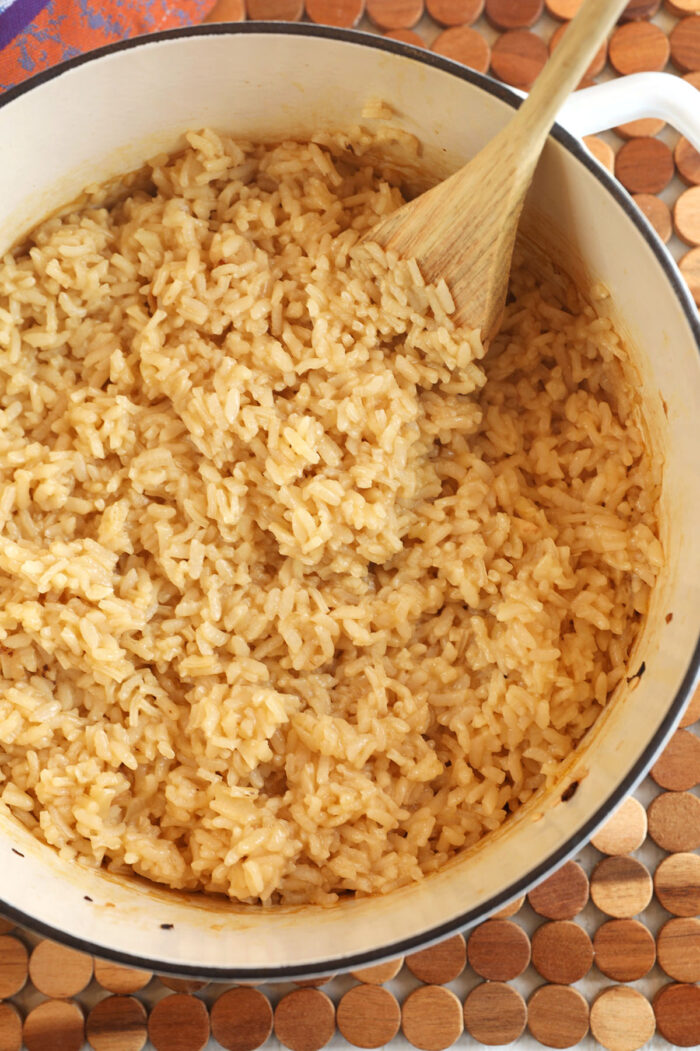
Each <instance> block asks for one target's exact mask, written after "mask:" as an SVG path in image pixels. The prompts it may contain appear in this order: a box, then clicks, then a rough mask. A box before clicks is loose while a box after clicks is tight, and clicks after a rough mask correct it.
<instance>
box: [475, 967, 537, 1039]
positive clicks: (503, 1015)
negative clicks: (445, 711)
mask: <svg viewBox="0 0 700 1051" xmlns="http://www.w3.org/2000/svg"><path fill="white" fill-rule="evenodd" d="M526 1022H527V1007H526V1006H525V1001H524V1000H523V998H522V996H521V995H520V993H519V992H518V991H517V990H516V989H513V988H512V986H510V985H506V984H505V983H504V982H482V983H481V985H477V986H476V988H475V989H472V991H471V992H470V993H469V996H468V997H467V999H466V1000H465V1001H464V1025H465V1027H466V1029H467V1032H468V1033H469V1034H470V1036H472V1037H473V1038H474V1040H477V1041H478V1042H479V1043H480V1044H486V1045H488V1046H492V1045H494V1044H495V1045H501V1044H512V1043H513V1041H514V1040H517V1039H518V1037H519V1036H520V1035H521V1034H522V1032H523V1030H524V1029H525V1023H526Z"/></svg>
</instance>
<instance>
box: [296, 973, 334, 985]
mask: <svg viewBox="0 0 700 1051" xmlns="http://www.w3.org/2000/svg"><path fill="white" fill-rule="evenodd" d="M334 978H335V975H334V974H329V975H327V976H326V977H325V978H303V979H302V980H301V981H298V982H295V983H294V984H295V985H298V986H299V988H300V989H318V988H320V986H322V985H328V983H329V982H330V981H332V980H333V979H334Z"/></svg>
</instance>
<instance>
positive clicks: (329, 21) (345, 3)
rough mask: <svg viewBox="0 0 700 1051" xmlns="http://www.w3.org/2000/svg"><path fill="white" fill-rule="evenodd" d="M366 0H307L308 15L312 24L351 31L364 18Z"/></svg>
mask: <svg viewBox="0 0 700 1051" xmlns="http://www.w3.org/2000/svg"><path fill="white" fill-rule="evenodd" d="M364 6H365V5H364V0H306V13H307V15H308V16H309V18H310V19H311V21H312V22H316V23H317V24H319V25H324V26H344V27H345V28H346V29H351V28H352V26H356V25H357V23H358V22H359V21H360V19H361V18H362V13H363V11H364Z"/></svg>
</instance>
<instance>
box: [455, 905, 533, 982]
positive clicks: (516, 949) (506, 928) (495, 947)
mask: <svg viewBox="0 0 700 1051" xmlns="http://www.w3.org/2000/svg"><path fill="white" fill-rule="evenodd" d="M467 957H468V959H469V963H470V964H471V966H472V967H473V969H474V970H475V971H476V973H477V974H478V975H480V976H481V977H482V978H488V979H489V980H490V981H492V982H509V981H511V980H512V979H513V978H517V977H518V975H519V974H522V973H523V971H524V970H525V968H526V967H527V965H528V964H529V962H530V941H529V939H528V936H527V934H526V933H525V931H524V930H523V929H522V927H519V926H518V924H517V923H513V922H512V920H487V921H486V923H481V924H479V926H478V927H475V928H474V930H473V931H472V932H471V934H470V935H469V941H468V942H467Z"/></svg>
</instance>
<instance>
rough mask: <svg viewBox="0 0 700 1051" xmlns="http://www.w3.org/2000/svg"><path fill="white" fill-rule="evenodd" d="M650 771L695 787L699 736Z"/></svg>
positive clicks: (676, 746) (662, 782)
mask: <svg viewBox="0 0 700 1051" xmlns="http://www.w3.org/2000/svg"><path fill="white" fill-rule="evenodd" d="M698 160H700V154H698ZM650 773H651V776H652V777H653V778H654V780H655V781H656V783H657V785H659V786H660V787H661V788H667V789H670V790H671V791H672V792H685V791H687V790H688V789H689V788H695V786H696V785H697V784H700V738H698V737H696V736H695V734H692V733H689V732H688V730H676V732H675V733H674V735H673V737H672V738H671V740H670V741H669V742H668V744H667V745H666V747H665V748H664V750H663V752H662V753H661V757H660V758H659V759H657V761H656V762H655V763H654V765H653V766H652V768H651V771H650Z"/></svg>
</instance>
